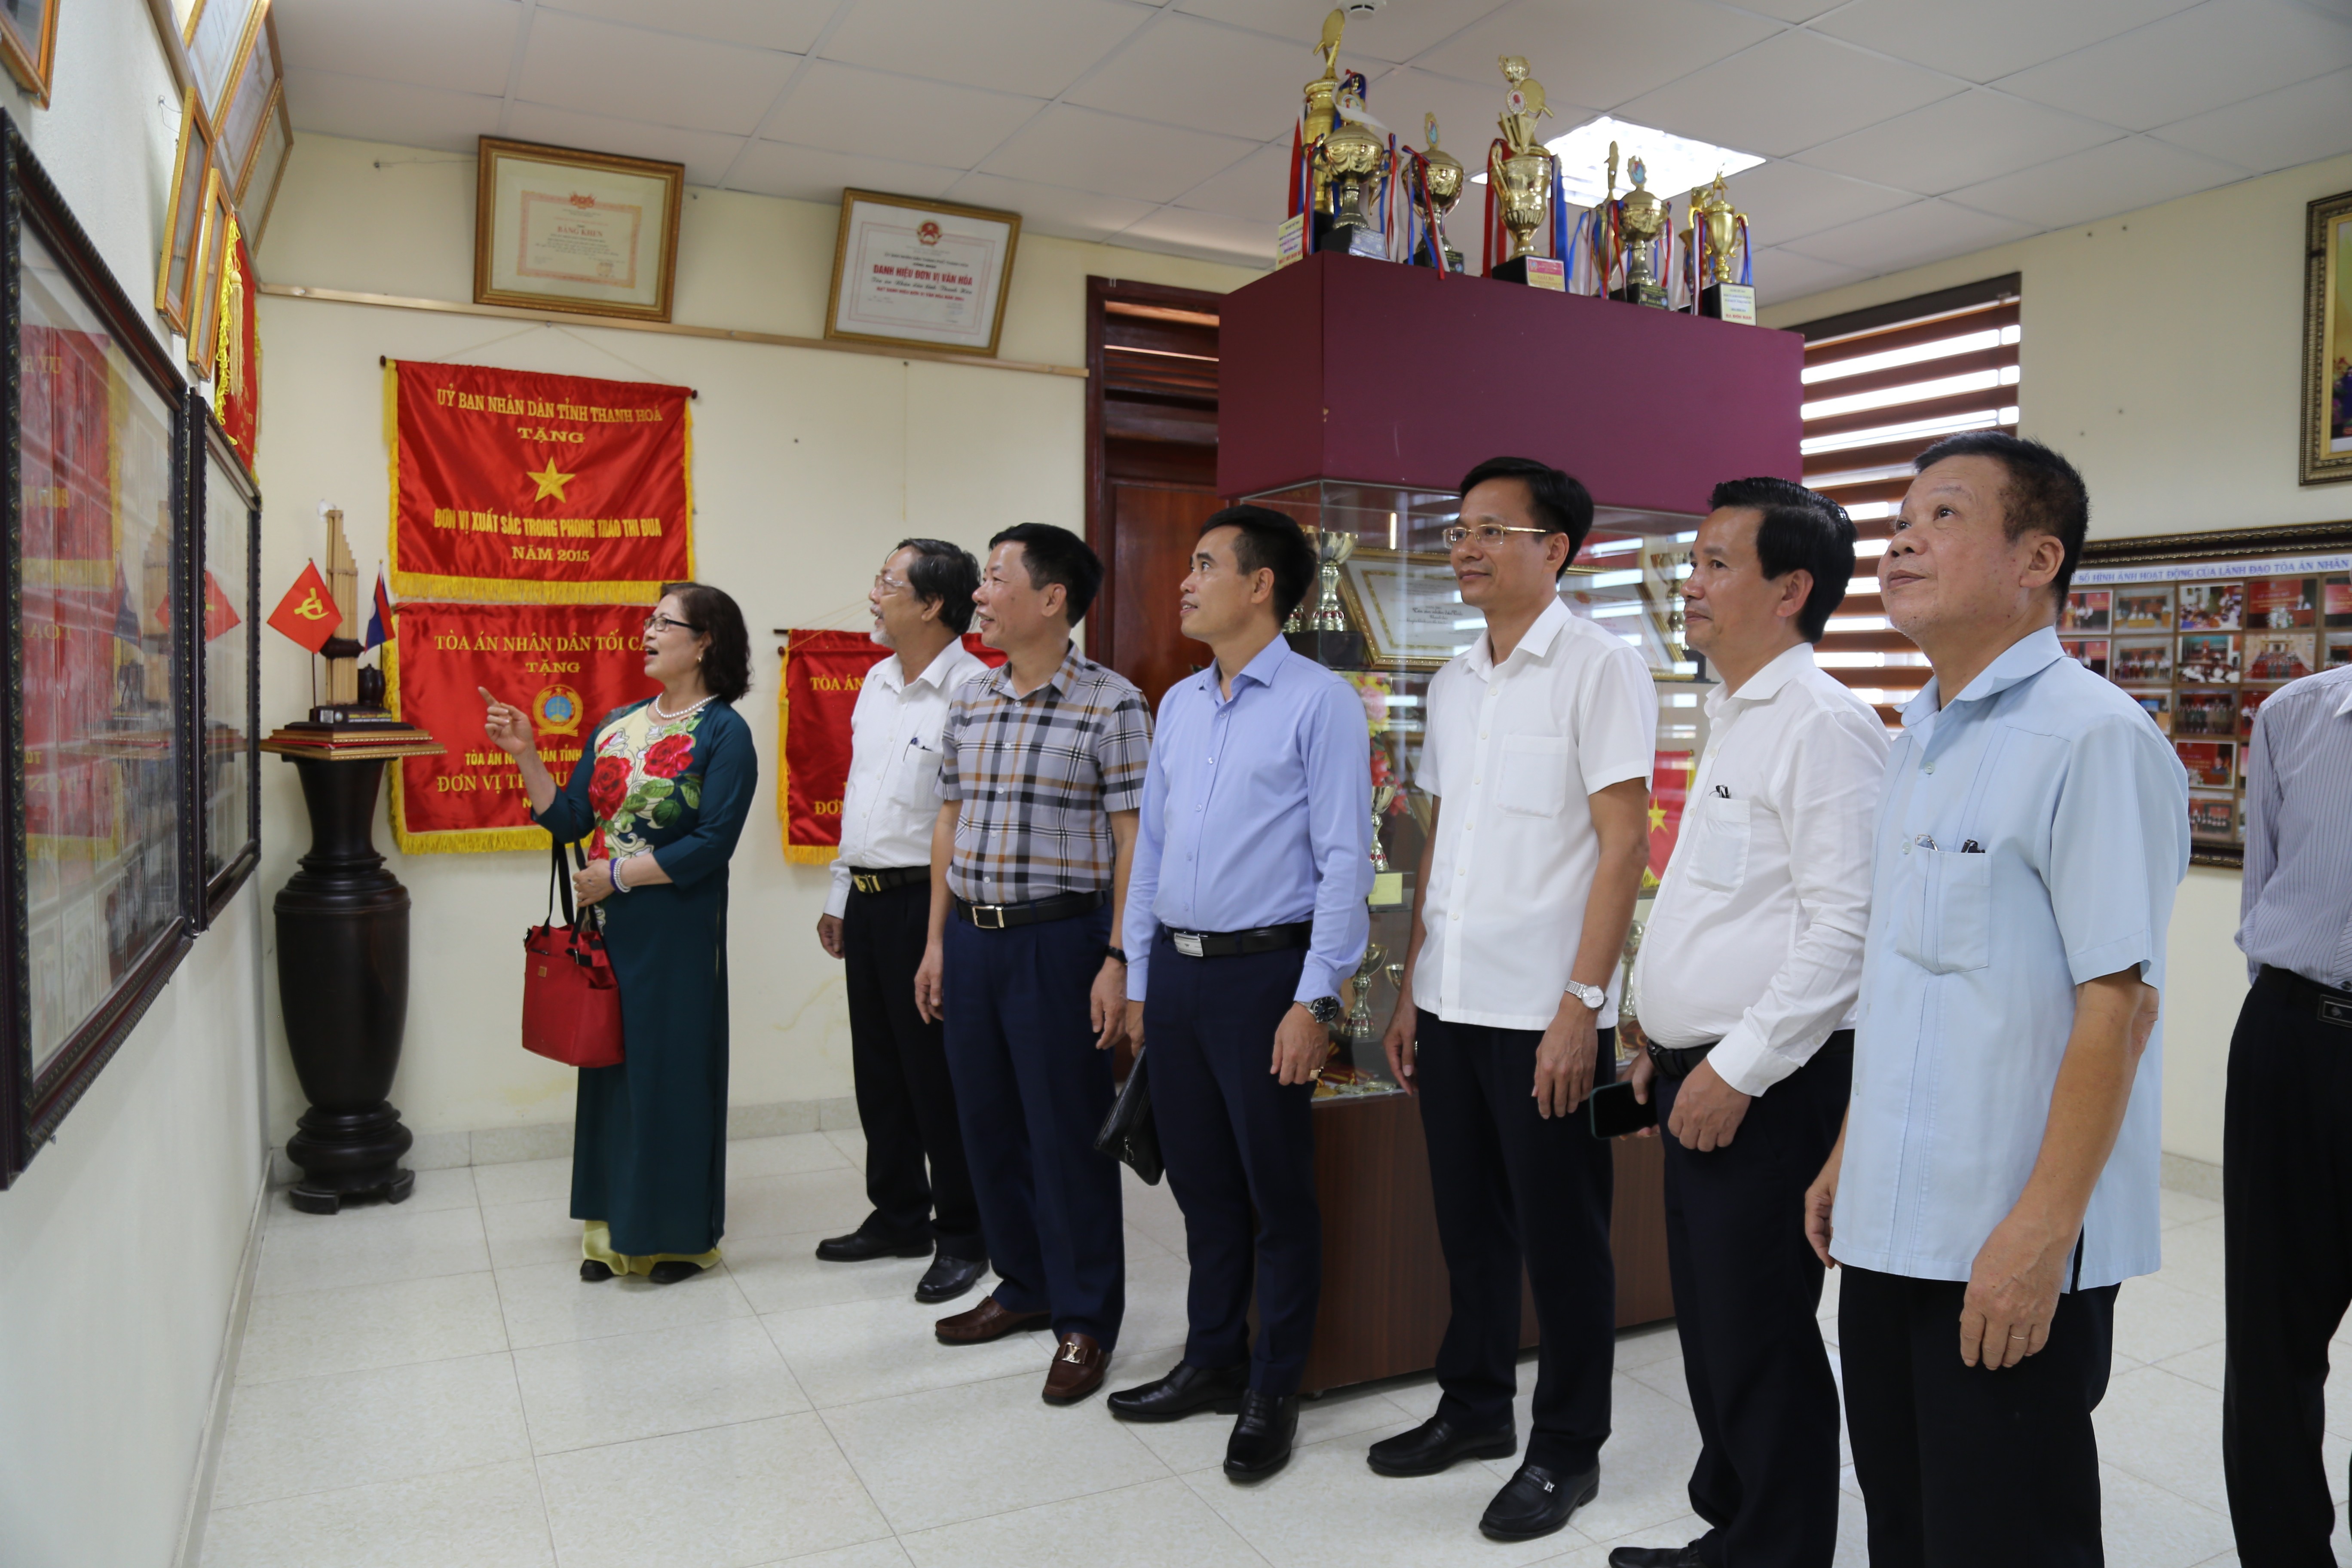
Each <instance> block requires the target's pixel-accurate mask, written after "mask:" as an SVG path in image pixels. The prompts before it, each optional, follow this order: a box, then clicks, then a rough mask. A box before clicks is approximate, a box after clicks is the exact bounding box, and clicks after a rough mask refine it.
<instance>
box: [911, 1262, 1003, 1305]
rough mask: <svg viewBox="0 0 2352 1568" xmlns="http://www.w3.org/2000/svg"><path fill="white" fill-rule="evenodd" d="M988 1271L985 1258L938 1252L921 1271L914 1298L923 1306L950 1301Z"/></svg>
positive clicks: (969, 1287)
mask: <svg viewBox="0 0 2352 1568" xmlns="http://www.w3.org/2000/svg"><path fill="white" fill-rule="evenodd" d="M987 1272H988V1259H987V1258H950V1257H949V1256H948V1255H947V1254H946V1253H944V1252H942V1253H940V1255H939V1256H938V1257H937V1258H932V1259H931V1266H930V1267H929V1268H927V1269H925V1270H924V1271H923V1279H922V1283H921V1284H919V1285H917V1286H916V1287H915V1300H918V1301H920V1302H922V1303H923V1304H924V1305H925V1306H934V1305H936V1304H938V1303H939V1302H941V1301H952V1300H955V1299H956V1298H957V1297H958V1296H961V1295H962V1294H963V1293H964V1292H965V1291H967V1290H969V1289H971V1286H972V1281H973V1280H975V1279H979V1278H980V1277H981V1276H982V1275H983V1274H985V1273H987Z"/></svg>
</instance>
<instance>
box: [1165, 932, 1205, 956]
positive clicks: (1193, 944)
mask: <svg viewBox="0 0 2352 1568" xmlns="http://www.w3.org/2000/svg"><path fill="white" fill-rule="evenodd" d="M1168 934H1169V937H1170V938H1171V940H1172V941H1173V942H1175V943H1176V951H1177V952H1181V953H1182V954H1183V955H1184V956H1185V957H1187V958H1198V957H1200V956H1201V933H1200V932H1199V931H1170V932H1169V933H1168Z"/></svg>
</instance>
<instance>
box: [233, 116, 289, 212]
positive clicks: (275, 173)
mask: <svg viewBox="0 0 2352 1568" xmlns="http://www.w3.org/2000/svg"><path fill="white" fill-rule="evenodd" d="M293 152H294V120H293V116H292V115H290V114H289V113H288V112H287V109H286V84H285V83H283V82H280V83H278V90H277V92H276V93H275V94H274V95H272V96H271V98H270V100H269V112H268V114H267V115H266V116H264V117H263V119H262V122H261V136H260V138H259V139H258V140H257V141H256V142H254V145H253V160H252V162H250V163H247V165H246V168H245V183H244V184H242V185H240V186H239V187H238V188H237V193H236V210H237V214H238V221H239V222H240V223H241V224H242V226H244V228H245V231H246V232H247V234H248V235H250V236H251V238H250V239H248V240H247V242H246V243H247V245H249V246H251V247H253V248H254V249H256V250H258V249H260V248H261V237H262V235H263V234H264V233H265V232H267V231H268V227H269V212H270V209H271V208H272V207H274V206H276V205H278V186H279V185H281V184H285V182H286V163H287V160H288V159H289V157H291V156H292V154H293Z"/></svg>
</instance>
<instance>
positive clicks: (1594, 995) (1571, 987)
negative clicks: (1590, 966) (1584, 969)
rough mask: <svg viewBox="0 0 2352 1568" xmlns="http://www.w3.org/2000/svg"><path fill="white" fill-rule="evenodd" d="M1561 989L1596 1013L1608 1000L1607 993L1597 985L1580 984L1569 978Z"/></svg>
mask: <svg viewBox="0 0 2352 1568" xmlns="http://www.w3.org/2000/svg"><path fill="white" fill-rule="evenodd" d="M1562 989H1564V990H1565V991H1566V992H1567V993H1568V994H1569V995H1570V996H1573V997H1575V998H1576V999H1577V1000H1578V1001H1580V1002H1581V1003H1583V1004H1584V1005H1586V1006H1588V1007H1590V1008H1591V1009H1592V1010H1593V1011H1594V1012H1596V1013H1598V1012H1599V1011H1601V1005H1602V1004H1603V1003H1605V1002H1607V1001H1608V1000H1609V993H1608V992H1606V991H1604V990H1602V989H1601V987H1600V986H1598V985H1580V984H1577V983H1576V982H1575V981H1573V980H1571V981H1570V982H1569V983H1568V984H1567V985H1566V986H1564V987H1563V988H1562Z"/></svg>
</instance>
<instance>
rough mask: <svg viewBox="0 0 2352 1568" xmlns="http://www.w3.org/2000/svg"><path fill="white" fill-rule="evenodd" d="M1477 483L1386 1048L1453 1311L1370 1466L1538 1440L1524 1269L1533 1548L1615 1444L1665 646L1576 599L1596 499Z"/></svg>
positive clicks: (1524, 1496)
mask: <svg viewBox="0 0 2352 1568" xmlns="http://www.w3.org/2000/svg"><path fill="white" fill-rule="evenodd" d="M1462 488H1463V496H1462V513H1461V518H1460V521H1458V522H1456V523H1455V524H1454V527H1453V528H1452V529H1450V530H1449V531H1448V534H1447V543H1448V545H1449V546H1450V547H1451V549H1452V552H1453V563H1454V575H1455V578H1456V580H1457V581H1458V582H1459V583H1460V584H1461V588H1462V600H1463V603H1464V604H1465V605H1468V606H1469V607H1470V608H1472V609H1475V610H1478V611H1480V612H1482V613H1483V614H1484V615H1485V616H1486V634H1485V635H1484V636H1482V637H1479V639H1478V640H1477V642H1476V643H1475V644H1474V645H1473V646H1472V647H1470V649H1469V650H1468V651H1467V652H1465V653H1464V654H1462V655H1460V656H1459V657H1457V658H1454V660H1453V661H1452V662H1451V663H1449V664H1447V665H1446V666H1445V667H1444V668H1443V669H1441V670H1439V671H1438V673H1437V674H1436V676H1435V677H1434V678H1433V679H1432V680H1431V681H1430V685H1429V692H1428V708H1427V723H1428V726H1429V728H1428V731H1427V739H1426V742H1425V743H1424V745H1423V752H1422V756H1421V763H1420V765H1419V768H1418V770H1417V772H1416V773H1415V777H1414V782H1415V784H1416V785H1417V786H1418V787H1419V788H1420V789H1421V790H1422V791H1423V793H1424V794H1426V795H1431V796H1432V797H1433V799H1432V800H1431V802H1430V806H1431V826H1430V838H1429V842H1428V845H1427V847H1425V848H1424V850H1423V855H1422V861H1421V883H1420V886H1419V888H1418V889H1416V890H1415V893H1414V910H1413V926H1412V946H1411V948H1410V950H1409V951H1408V952H1407V953H1406V956H1405V970H1406V979H1405V982H1404V984H1403V985H1402V987H1401V988H1400V994H1399V995H1398V998H1397V1007H1396V1014H1395V1016H1394V1017H1393V1018H1391V1021H1390V1024H1389V1027H1388V1034H1387V1037H1386V1040H1385V1042H1384V1043H1385V1045H1386V1047H1387V1051H1388V1057H1389V1062H1390V1065H1391V1068H1392V1069H1393V1070H1394V1071H1395V1072H1396V1075H1397V1078H1398V1080H1399V1081H1400V1082H1402V1083H1403V1084H1404V1085H1405V1086H1406V1087H1407V1088H1408V1089H1412V1090H1413V1091H1414V1092H1415V1093H1416V1094H1417V1095H1418V1096H1419V1098H1420V1101H1421V1119H1422V1127H1423V1131H1424V1132H1425V1133H1426V1135H1427V1138H1428V1142H1429V1165H1430V1187H1431V1191H1432V1194H1433V1197H1434V1198H1435V1200H1436V1208H1437V1229H1438V1238H1439V1241H1440V1243H1441V1244H1442V1245H1443V1247H1444V1252H1445V1264H1446V1271H1447V1273H1448V1275H1449V1277H1450V1279H1451V1284H1452V1295H1453V1315H1452V1318H1451V1320H1450V1321H1449V1322H1448V1323H1447V1326H1446V1331H1445V1340H1444V1343H1443V1344H1442V1345H1441V1346H1440V1347H1439V1349H1438V1352H1437V1377H1438V1383H1439V1385H1440V1386H1441V1387H1442V1388H1443V1389H1444V1399H1443V1400H1441V1401H1440V1403H1439V1405H1438V1407H1437V1412H1436V1414H1435V1415H1433V1416H1431V1417H1430V1419H1429V1420H1427V1421H1425V1422H1423V1424H1422V1425H1421V1426H1418V1427H1415V1428H1414V1429H1413V1430H1412V1431H1410V1432H1407V1433H1404V1434H1402V1435H1401V1436H1395V1437H1391V1438H1389V1439H1387V1440H1386V1441H1384V1442H1381V1443H1376V1444H1374V1445H1373V1446H1372V1448H1371V1452H1370V1463H1371V1467H1372V1468H1373V1469H1375V1470H1377V1471H1379V1472H1380V1473H1381V1474H1382V1475H1391V1476H1418V1475H1431V1474H1434V1473H1435V1472H1437V1471H1439V1470H1442V1469H1444V1468H1447V1467H1448V1466H1450V1465H1452V1464H1454V1462H1456V1461H1457V1460H1460V1459H1463V1458H1502V1457H1504V1456H1506V1455H1508V1454H1511V1453H1514V1452H1516V1451H1517V1433H1516V1432H1515V1430H1514V1428H1513V1425H1512V1408H1511V1402H1512V1395H1513V1394H1514V1391H1515V1388H1516V1382H1517V1379H1516V1365H1515V1363H1516V1362H1517V1356H1518V1342H1519V1333H1518V1326H1519V1275H1520V1270H1521V1268H1525V1269H1526V1271H1527V1274H1528V1279H1529V1280H1530V1281H1531V1283H1532V1284H1533V1287H1534V1290H1535V1301H1536V1316H1537V1318H1538V1321H1540V1323H1541V1325H1542V1332H1543V1350H1542V1354H1541V1359H1540V1361H1539V1362H1538V1368H1537V1373H1536V1388H1535V1405H1534V1410H1533V1414H1532V1422H1531V1430H1530V1431H1529V1433H1528V1452H1527V1461H1526V1463H1525V1464H1524V1465H1522V1466H1521V1467H1520V1468H1519V1470H1518V1473H1517V1475H1515V1476H1514V1477H1512V1479H1511V1480H1510V1482H1509V1484H1507V1486H1505V1487H1504V1488H1503V1489H1502V1490H1501V1491H1500V1492H1499V1493H1497V1494H1496V1497H1495V1500H1494V1501H1493V1502H1492V1503H1491V1504H1490V1505H1489V1506H1488V1507H1487V1510H1486V1517H1485V1518H1484V1519H1482V1520H1481V1521H1480V1522H1479V1528H1480V1529H1481V1530H1482V1531H1485V1532H1486V1534H1487V1535H1488V1536H1490V1537H1492V1538H1494V1539H1496V1540H1500V1541H1524V1540H1530V1539H1533V1538H1534V1537H1536V1536H1539V1535H1547V1534H1549V1533H1550V1532H1551V1531H1556V1530H1558V1529H1559V1528H1560V1527H1561V1526H1562V1525H1564V1524H1566V1523H1567V1522H1568V1520H1569V1516H1570V1514H1572V1513H1574V1512H1575V1511H1576V1510H1577V1509H1578V1508H1579V1507H1580V1506H1582V1505H1583V1504H1584V1503H1585V1502H1587V1501H1589V1500H1591V1498H1592V1496H1593V1495H1594V1493H1595V1492H1596V1491H1597V1489H1599V1486H1600V1475H1601V1469H1600V1455H1601V1444H1602V1443H1603V1442H1605V1441H1606V1440H1607V1439H1608V1436H1609V1379H1610V1376H1611V1373H1612V1365H1613V1359H1614V1357H1613V1352H1614V1349H1615V1336H1616V1310H1617V1308H1616V1298H1617V1286H1616V1275H1615V1270H1614V1268H1613V1267H1612V1263H1611V1259H1610V1253H1609V1206H1610V1198H1611V1191H1612V1183H1611V1170H1612V1167H1611V1155H1610V1150H1609V1146H1608V1144H1607V1143H1606V1142H1602V1141H1601V1140H1599V1139H1596V1138H1594V1137H1593V1136H1592V1134H1591V1129H1590V1125H1589V1122H1588V1121H1587V1119H1586V1117H1584V1116H1582V1115H1580V1114H1576V1113H1577V1112H1579V1111H1580V1110H1581V1108H1582V1105H1583V1101H1584V1099H1585V1097H1586V1096H1587V1095H1588V1094H1589V1093H1590V1092H1591V1089H1592V1086H1593V1084H1594V1083H1595V1081H1596V1080H1597V1081H1600V1082H1604V1083H1605V1082H1607V1081H1609V1079H1612V1077H1613V1076H1614V1075H1615V1060H1616V1045H1615V1037H1616V1028H1615V1026H1616V1022H1617V1017H1616V975H1617V970H1618V959H1619V955H1620V954H1621V953H1622V952H1623V950H1624V944H1625V931H1626V927H1627V925H1628V924H1629V923H1630V922H1631V921H1632V919H1633V900H1634V896H1635V895H1636V893H1637V892H1638V891H1639V890H1640V888H1641V879H1642V869H1643V866H1644V865H1645V864H1646V863H1647V860H1648V857H1649V799H1650V796H1649V779H1650V769H1651V763H1652V761H1653V755H1654V750H1655V742H1656V728H1657V698H1656V695H1655V691H1654V688H1653V687H1652V685H1651V681H1650V673H1649V669H1648V667H1647V666H1645V665H1644V664H1643V660H1642V657H1641V655H1640V654H1638V653H1636V652H1635V651H1634V650H1633V648H1632V647H1630V646H1628V645H1627V644H1626V643H1625V642H1623V641H1622V639H1620V638H1619V637H1617V636H1616V635H1615V634H1614V633H1612V632H1610V631H1606V630H1604V629H1602V628H1601V626H1598V625H1597V624H1595V623H1594V622H1591V621H1589V620H1583V619H1580V618H1579V617H1577V616H1571V615H1570V614H1569V612H1568V608H1567V606H1566V605H1564V604H1562V603H1561V601H1560V599H1559V587H1558V580H1559V574H1560V573H1561V572H1563V571H1565V570H1566V569H1567V567H1568V563H1570V561H1572V560H1574V559H1575V557H1576V552H1577V550H1578V549H1579V548H1580V546H1581V545H1582V544H1583V542H1584V536H1585V534H1586V533H1587V532H1589V531H1591V526H1592V498H1591V496H1590V495H1588V494H1587V493H1586V492H1585V489H1584V487H1583V486H1582V485H1580V484H1579V483H1578V482H1577V481H1576V480H1574V479H1570V478H1569V477H1568V476H1567V475H1566V474H1563V473H1561V472H1560V471H1559V470H1558V469H1557V468H1549V467H1547V466H1545V465H1544V464H1541V463H1538V462H1534V461H1532V460H1530V459H1528V458H1494V459H1491V460H1489V461H1487V462H1485V463H1482V464H1480V465H1479V466H1478V467H1477V468H1474V469H1472V470H1471V472H1470V475H1469V477H1468V478H1466V479H1464V480H1463V486H1462Z"/></svg>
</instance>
